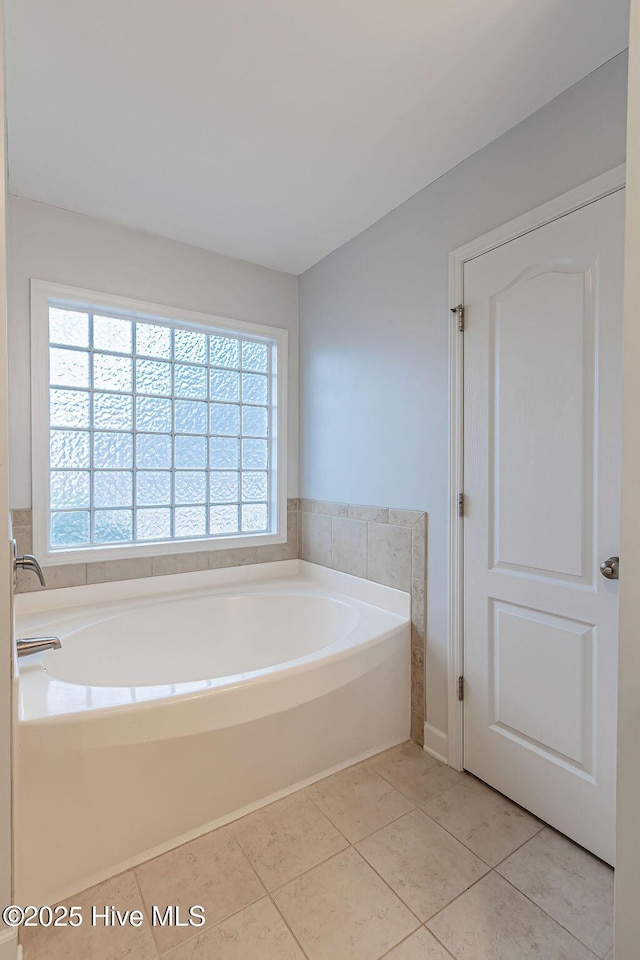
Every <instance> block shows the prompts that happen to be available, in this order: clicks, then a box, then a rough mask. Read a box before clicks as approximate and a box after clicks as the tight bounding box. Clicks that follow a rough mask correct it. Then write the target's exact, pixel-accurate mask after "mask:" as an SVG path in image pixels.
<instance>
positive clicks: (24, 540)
mask: <svg viewBox="0 0 640 960" xmlns="http://www.w3.org/2000/svg"><path fill="white" fill-rule="evenodd" d="M12 532H13V538H14V540H15V541H16V553H17V555H18V556H19V557H23V556H24V555H25V553H33V530H32V528H31V527H30V526H29V527H15V526H14V527H13V531H12Z"/></svg>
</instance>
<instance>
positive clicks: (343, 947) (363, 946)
mask: <svg viewBox="0 0 640 960" xmlns="http://www.w3.org/2000/svg"><path fill="white" fill-rule="evenodd" d="M273 898H274V900H275V902H276V905H277V907H278V908H279V909H280V910H281V911H282V913H283V915H284V917H285V919H286V921H287V923H288V924H289V926H290V927H291V929H292V930H293V932H294V933H295V935H296V937H297V939H298V940H299V941H300V943H301V945H302V948H303V950H304V951H305V953H306V954H307V956H308V957H309V960H377V958H378V957H381V956H382V955H383V954H384V953H385V951H387V950H389V949H390V948H391V947H393V946H395V944H397V943H400V941H401V940H403V939H404V938H405V937H407V936H408V935H409V934H410V933H411V932H412V931H413V930H415V929H416V928H417V927H418V925H419V924H418V921H417V920H416V918H415V917H414V916H413V915H412V914H411V913H410V912H409V910H407V908H406V907H405V905H404V904H403V903H402V901H401V900H399V899H398V897H396V895H395V893H393V892H392V891H391V890H390V889H389V887H388V886H387V885H386V884H385V883H384V882H383V881H382V880H381V879H380V877H379V876H378V875H377V874H376V873H375V872H374V871H373V870H372V869H371V867H370V866H369V865H368V864H367V863H365V861H364V860H363V859H362V857H361V856H360V855H359V854H358V853H356V851H355V850H354V849H353V848H350V849H349V850H345V851H343V852H342V853H339V854H338V855H337V856H335V857H332V859H331V860H328V861H327V862H326V863H322V864H320V866H318V867H314V869H313V870H310V871H309V873H305V874H303V876H301V877H298V878H297V880H292V881H291V883H288V884H287V885H286V886H284V887H282V888H281V889H280V890H277V891H276V893H274V895H273Z"/></svg>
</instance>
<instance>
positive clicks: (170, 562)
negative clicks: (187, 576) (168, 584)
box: [151, 551, 209, 577]
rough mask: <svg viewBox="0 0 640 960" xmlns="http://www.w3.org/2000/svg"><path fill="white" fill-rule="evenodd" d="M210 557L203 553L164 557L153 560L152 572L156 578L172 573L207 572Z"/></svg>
mask: <svg viewBox="0 0 640 960" xmlns="http://www.w3.org/2000/svg"><path fill="white" fill-rule="evenodd" d="M208 562H209V556H208V554H207V553H206V552H204V551H203V552H202V553H170V554H167V555H166V556H164V557H152V558H151V572H152V575H153V576H154V577H162V576H164V575H165V574H170V573H191V572H193V571H194V570H206V569H207V567H208Z"/></svg>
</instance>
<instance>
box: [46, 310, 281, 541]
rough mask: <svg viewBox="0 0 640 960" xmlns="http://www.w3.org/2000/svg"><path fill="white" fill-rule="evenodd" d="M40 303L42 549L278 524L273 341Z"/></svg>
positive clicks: (249, 530)
mask: <svg viewBox="0 0 640 960" xmlns="http://www.w3.org/2000/svg"><path fill="white" fill-rule="evenodd" d="M47 311H48V370H49V384H48V408H49V437H48V442H49V451H48V465H49V470H48V476H49V510H48V518H49V520H48V522H49V529H48V545H49V550H50V551H51V552H55V551H65V550H70V549H78V548H83V547H92V546H93V547H98V546H106V545H117V544H120V545H124V544H137V543H154V542H160V541H174V540H190V539H202V538H210V537H230V536H234V535H237V536H253V535H257V534H267V533H269V532H272V531H273V530H274V529H275V516H274V511H275V507H274V506H273V504H274V503H275V500H274V496H273V490H272V485H273V483H274V462H275V446H274V443H273V424H274V408H275V399H274V389H275V384H276V368H277V349H278V347H277V339H276V338H268V337H259V336H255V337H254V336H251V335H248V334H247V333H246V332H242V333H238V334H237V335H236V334H230V333H228V332H222V331H219V330H216V329H215V328H213V327H207V326H202V325H198V326H197V327H195V328H194V326H193V325H191V326H186V325H184V324H182V323H179V322H177V321H176V322H173V321H167V320H165V319H162V320H156V319H147V318H144V319H140V318H139V315H138V314H126V313H122V312H119V311H114V312H111V311H109V310H105V309H101V310H99V311H98V310H94V309H89V308H87V309H85V308H83V307H78V306H77V305H65V304H64V303H60V302H59V301H57V300H56V301H54V302H52V301H51V300H49V301H48V304H47Z"/></svg>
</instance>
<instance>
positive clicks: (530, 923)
mask: <svg viewBox="0 0 640 960" xmlns="http://www.w3.org/2000/svg"><path fill="white" fill-rule="evenodd" d="M72 900H73V903H77V904H79V905H80V906H82V907H84V910H85V916H86V915H87V913H88V910H89V909H90V905H91V904H98V905H103V904H113V905H114V906H116V907H118V908H119V909H121V910H122V909H126V908H129V909H140V910H143V911H144V913H145V916H146V917H147V922H145V924H144V926H142V927H139V928H134V927H125V928H118V927H108V928H106V927H97V928H91V927H90V926H88V925H83V926H82V927H80V928H78V929H74V930H70V929H64V928H62V929H53V930H52V929H45V928H40V929H35V930H29V931H26V930H25V931H23V937H22V942H23V944H24V949H25V957H24V960H72V958H73V960H75V958H78V960H80V958H81V960H158V958H162V960H305V958H307V960H380V958H383V957H384V958H387V960H451V958H452V957H453V958H456V960H594V958H595V957H598V958H606V960H609V957H610V956H611V954H610V952H609V951H610V950H611V947H612V941H613V933H612V913H613V871H612V870H611V869H610V868H609V867H607V866H605V865H604V864H603V863H601V862H600V861H599V860H596V859H595V858H594V857H592V856H590V855H589V854H588V853H586V852H585V851H584V850H582V849H581V848H580V847H577V846H576V845H575V844H573V843H571V842H570V841H569V840H567V839H566V838H565V837H562V836H561V835H559V834H558V833H556V832H555V831H554V830H552V829H551V828H549V827H546V826H545V825H544V824H543V823H540V821H538V820H536V819H535V818H534V817H532V816H531V815H530V814H528V813H526V812H525V811H524V810H522V809H520V808H519V807H517V806H515V805H514V804H513V803H511V802H510V801H508V800H506V799H505V798H504V797H502V796H501V795H500V794H498V793H496V792H495V791H493V790H491V789H490V788H489V787H486V786H485V785H484V784H482V783H480V782H479V781H477V780H475V779H474V778H473V777H470V776H468V775H467V774H460V773H456V772H454V771H452V770H450V769H449V768H448V767H445V766H443V765H442V764H440V763H438V761H437V760H434V759H433V758H432V757H429V756H428V755H427V754H425V753H424V752H423V751H422V750H421V749H420V748H419V747H416V746H415V745H413V744H410V743H406V744H402V745H401V746H399V747H394V748H393V749H392V750H388V751H386V752H385V753H382V754H379V755H378V756H376V757H373V758H372V759H370V760H367V761H365V762H364V763H360V764H357V765H356V766H353V767H349V768H348V769H346V770H343V771H342V772H340V773H337V774H335V775H334V776H331V777H328V778H327V779H326V780H322V781H320V782H319V783H317V784H314V785H313V786H311V787H309V788H307V789H306V790H301V791H299V792H298V793H295V794H293V795H292V796H290V797H287V798H286V799H284V800H280V801H278V802H277V803H273V804H271V805H270V806H268V807H264V808H263V809H262V810H259V811H257V812H256V813H252V814H250V815H249V816H247V817H244V818H243V819H241V820H237V821H236V822H235V823H232V824H229V825H228V826H225V827H222V828H220V829H219V830H215V831H213V832H212V833H209V834H207V835H206V836H203V837H200V838H199V839H197V840H194V841H193V842H191V843H188V844H185V845H184V846H182V847H178V848H177V849H176V850H172V851H170V852H169V853H166V854H164V855H163V856H161V857H157V858H156V859H155V860H150V861H148V862H147V863H145V864H143V865H141V866H139V867H137V868H136V869H135V870H132V871H129V872H128V873H125V874H121V875H120V876H118V877H114V878H113V879H111V880H109V881H107V882H106V883H104V884H100V885H99V886H97V887H93V888H92V889H91V890H87V891H85V892H84V893H83V894H82V895H81V896H79V897H74V898H72ZM152 904H156V905H159V906H161V907H164V906H165V905H167V904H178V905H180V906H181V907H182V908H188V907H189V906H191V905H192V904H202V905H203V906H204V907H205V909H206V916H207V924H206V927H205V928H204V930H202V931H200V930H197V929H196V930H194V929H193V928H190V927H158V926H155V927H151V926H150V925H149V922H148V916H149V910H150V908H151V905H152Z"/></svg>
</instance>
